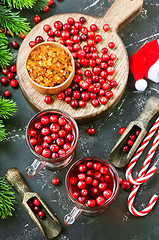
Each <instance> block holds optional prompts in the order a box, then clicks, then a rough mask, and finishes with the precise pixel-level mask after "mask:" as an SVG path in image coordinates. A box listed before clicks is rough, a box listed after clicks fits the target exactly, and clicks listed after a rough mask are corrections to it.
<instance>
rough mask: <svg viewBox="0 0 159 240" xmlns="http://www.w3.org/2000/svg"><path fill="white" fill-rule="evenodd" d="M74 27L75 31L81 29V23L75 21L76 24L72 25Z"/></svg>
mask: <svg viewBox="0 0 159 240" xmlns="http://www.w3.org/2000/svg"><path fill="white" fill-rule="evenodd" d="M74 27H75V28H76V29H80V28H81V27H82V23H81V22H79V21H77V22H75V23H74Z"/></svg>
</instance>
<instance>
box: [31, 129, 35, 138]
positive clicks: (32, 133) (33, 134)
mask: <svg viewBox="0 0 159 240" xmlns="http://www.w3.org/2000/svg"><path fill="white" fill-rule="evenodd" d="M30 136H31V137H35V136H36V131H35V130H34V129H32V130H31V131H30Z"/></svg>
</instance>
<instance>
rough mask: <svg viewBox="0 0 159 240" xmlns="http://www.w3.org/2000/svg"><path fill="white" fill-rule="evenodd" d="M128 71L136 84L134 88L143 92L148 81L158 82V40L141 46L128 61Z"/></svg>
mask: <svg viewBox="0 0 159 240" xmlns="http://www.w3.org/2000/svg"><path fill="white" fill-rule="evenodd" d="M129 66H130V71H131V72H132V74H133V76H134V78H135V80H136V83H135V88H136V89H137V90H139V91H144V90H145V89H146V88H147V81H146V80H145V79H144V78H146V79H149V80H151V81H153V82H155V83H158V82H159V40H153V41H151V42H148V43H146V44H145V45H144V46H142V47H141V48H140V49H139V50H138V51H137V52H136V53H134V54H133V55H132V56H131V57H130V59H129Z"/></svg>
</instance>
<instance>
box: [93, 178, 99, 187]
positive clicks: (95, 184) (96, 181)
mask: <svg viewBox="0 0 159 240" xmlns="http://www.w3.org/2000/svg"><path fill="white" fill-rule="evenodd" d="M92 186H94V187H97V186H98V180H97V179H94V180H93V182H92Z"/></svg>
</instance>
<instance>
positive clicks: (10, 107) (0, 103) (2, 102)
mask: <svg viewBox="0 0 159 240" xmlns="http://www.w3.org/2000/svg"><path fill="white" fill-rule="evenodd" d="M16 110H17V106H16V103H15V102H13V101H12V100H9V99H4V98H2V97H0V118H4V119H8V118H9V117H11V116H13V114H14V113H15V112H16Z"/></svg>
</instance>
